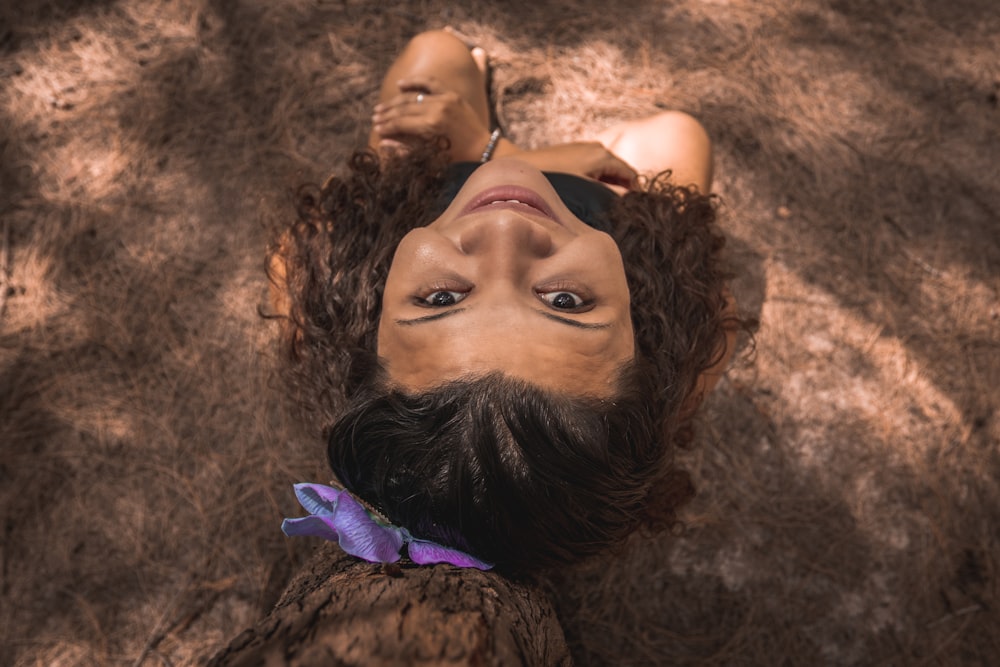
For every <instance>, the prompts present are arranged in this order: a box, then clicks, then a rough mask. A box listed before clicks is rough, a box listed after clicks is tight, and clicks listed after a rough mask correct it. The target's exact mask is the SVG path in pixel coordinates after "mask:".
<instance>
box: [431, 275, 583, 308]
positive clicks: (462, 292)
mask: <svg viewBox="0 0 1000 667" xmlns="http://www.w3.org/2000/svg"><path fill="white" fill-rule="evenodd" d="M472 289H473V286H472V285H459V284H457V283H453V282H447V283H436V284H434V285H430V286H429V287H428V288H427V289H426V290H422V291H421V292H420V293H418V294H416V295H414V297H413V302H414V303H415V304H416V305H418V306H421V307H423V308H450V307H451V306H454V305H457V304H459V303H461V302H462V301H464V300H465V298H466V297H467V296H469V293H470V292H471V291H472ZM435 294H452V295H454V301H453V302H452V303H445V304H435V303H431V299H432V298H433V297H434V295H435ZM550 294H551V295H556V296H558V295H559V294H570V295H572V296H573V297H575V298H576V299H577V300H579V301H580V303H579V304H578V305H576V306H574V307H572V308H557V307H556V306H555V305H554V304H553V303H552V302H550V301H549V300H548V299H546V298H545V297H546V296H547V295H550ZM535 296H537V297H538V299H539V300H540V301H541V302H542V303H544V304H545V305H546V307H548V308H551V309H553V310H555V311H558V312H561V313H585V312H587V311H588V310H590V309H591V308H593V306H594V303H595V300H594V299H593V298H592V297H591V296H590V295H589V293H588V292H587V291H586V290H582V289H581V288H580V287H579V286H577V285H570V284H563V283H555V284H550V285H542V286H541V287H538V288H536V289H535Z"/></svg>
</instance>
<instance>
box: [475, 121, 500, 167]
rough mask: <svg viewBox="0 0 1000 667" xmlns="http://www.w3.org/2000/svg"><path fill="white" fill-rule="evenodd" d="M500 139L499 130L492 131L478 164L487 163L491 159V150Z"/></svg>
mask: <svg viewBox="0 0 1000 667" xmlns="http://www.w3.org/2000/svg"><path fill="white" fill-rule="evenodd" d="M499 139H500V128H499V127H498V128H497V129H495V130H493V134H491V135H490V143H488V144H486V150H484V151H483V157H482V158H481V159H480V160H479V162H480V164H482V163H484V162H489V161H490V158H491V157H493V149H494V148H496V147H497V141H499Z"/></svg>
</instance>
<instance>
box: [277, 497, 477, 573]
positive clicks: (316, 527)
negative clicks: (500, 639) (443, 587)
mask: <svg viewBox="0 0 1000 667" xmlns="http://www.w3.org/2000/svg"><path fill="white" fill-rule="evenodd" d="M295 496H296V497H297V498H298V499H299V503H300V504H301V505H302V507H304V508H305V509H306V510H307V511H308V512H309V514H310V516H304V517H301V518H298V519H285V520H284V521H283V522H282V523H281V530H282V531H283V532H284V533H285V535H288V536H289V537H294V536H297V535H309V536H313V537H322V538H323V539H325V540H330V541H331V542H337V543H338V544H339V545H340V548H341V549H343V550H344V551H346V552H347V553H349V554H351V555H352V556H357V557H358V558H363V559H364V560H366V561H369V562H371V563H395V562H396V561H398V560H399V550H400V549H401V548H402V547H403V544H406V551H407V554H408V555H409V557H410V560H412V561H413V562H414V563H417V564H419V565H429V564H431V563H450V564H451V565H454V566H456V567H474V568H477V569H480V570H489V569H490V568H492V567H493V566H492V565H490V564H489V563H484V562H483V561H481V560H479V559H476V558H473V557H472V556H470V555H468V554H466V553H464V552H461V551H458V550H457V549H451V548H449V547H445V546H442V545H440V544H437V543H435V542H429V541H427V540H421V539H418V538H415V537H413V536H412V535H410V533H409V531H408V530H406V529H405V528H398V527H396V526H393V525H392V524H386V523H383V522H382V521H380V520H379V519H377V518H376V517H374V516H372V514H371V513H370V512H369V511H368V510H367V509H365V507H364V506H363V505H362V504H361V503H359V502H358V501H357V499H355V498H354V496H353V495H351V493H350V491H346V490H341V489H335V488H333V487H330V486H324V485H322V484H296V485H295Z"/></svg>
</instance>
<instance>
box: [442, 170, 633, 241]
mask: <svg viewBox="0 0 1000 667" xmlns="http://www.w3.org/2000/svg"><path fill="white" fill-rule="evenodd" d="M480 166H482V165H480V163H478V162H456V163H455V164H452V165H449V166H448V169H447V171H446V172H445V186H444V192H443V193H442V202H441V205H440V208H439V209H438V211H437V213H436V214H435V216H434V217H435V218H436V217H437V216H438V215H440V214H441V213H443V212H444V209H446V208H447V207H448V204H450V203H451V200H452V199H454V198H455V195H457V194H458V191H459V190H461V189H462V186H463V185H465V181H466V180H468V178H469V176H471V175H472V172H474V171H475V170H476V169H478V168H479V167H480ZM544 174H545V178H547V179H549V183H551V184H552V188H553V189H554V190H555V191H556V194H558V195H559V198H560V199H562V201H563V203H564V204H566V208H568V209H569V210H570V212H571V213H572V214H573V215H575V216H576V217H578V218H580V220H583V221H584V222H585V223H587V224H588V225H590V226H591V227H593V228H594V229H597V230H600V231H602V232H610V231H611V218H610V215H609V214H610V211H611V207H612V206H614V204H615V201H617V199H618V195H616V194H615V193H614V192H612V191H611V190H610V189H609V188H607V187H605V186H603V185H601V184H600V183H598V182H597V181H592V180H590V179H587V178H581V177H580V176H574V175H573V174H564V173H561V172H554V171H546V172H544Z"/></svg>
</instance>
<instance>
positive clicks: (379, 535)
mask: <svg viewBox="0 0 1000 667" xmlns="http://www.w3.org/2000/svg"><path fill="white" fill-rule="evenodd" d="M333 525H334V527H335V528H336V530H337V533H339V535H340V540H339V541H340V548H341V549H343V550H344V551H346V552H347V553H349V554H351V555H352V556H357V557H358V558H364V559H365V560H367V561H369V562H372V563H395V562H396V561H397V560H399V550H400V549H401V548H402V547H403V533H402V531H401V530H400V529H399V528H396V527H395V526H382V525H379V524H378V523H376V522H375V520H374V519H373V518H372V517H371V516H370V515H369V514H368V512H367V511H366V510H365V508H364V507H362V506H361V503H359V502H358V501H357V500H355V499H354V498H353V497H351V495H350V494H349V493H345V494H343V495H341V496H340V500H339V502H338V503H337V511H336V513H335V514H334V516H333Z"/></svg>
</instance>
